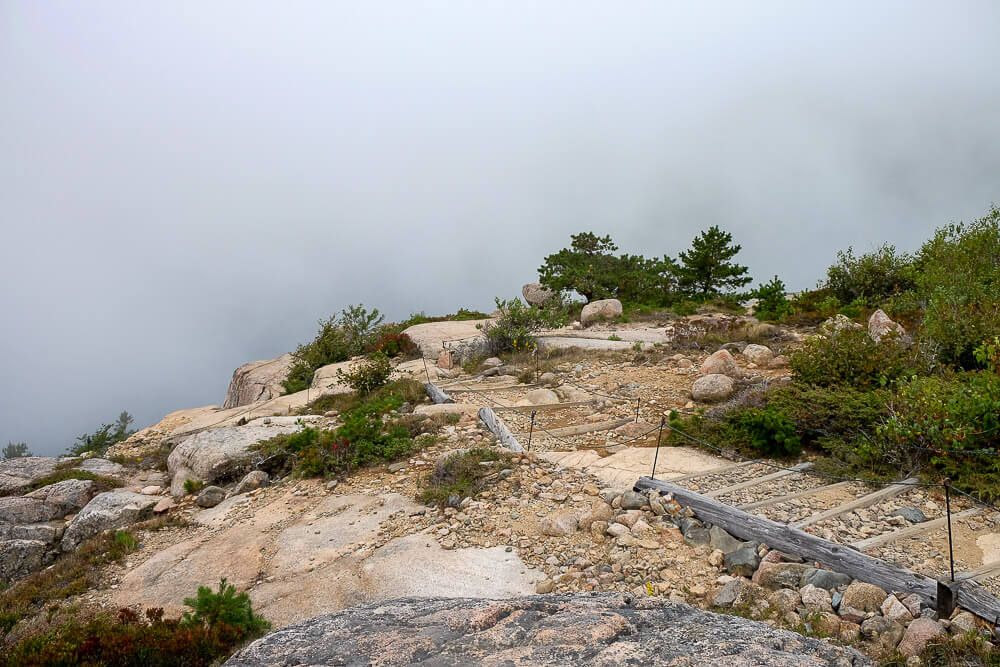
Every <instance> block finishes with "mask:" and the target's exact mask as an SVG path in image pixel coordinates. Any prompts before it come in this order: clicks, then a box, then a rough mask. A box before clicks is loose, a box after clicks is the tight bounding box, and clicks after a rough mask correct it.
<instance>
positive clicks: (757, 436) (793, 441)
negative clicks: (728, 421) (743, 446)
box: [733, 408, 802, 457]
mask: <svg viewBox="0 0 1000 667" xmlns="http://www.w3.org/2000/svg"><path fill="white" fill-rule="evenodd" d="M733 421H734V423H735V425H736V426H738V427H739V428H740V429H742V430H743V431H744V432H745V433H746V434H747V435H748V436H749V438H750V445H751V446H752V447H753V448H754V450H756V451H757V452H759V453H760V454H763V455H764V456H775V457H784V456H798V455H799V454H800V453H802V441H801V439H800V438H799V436H798V434H797V433H796V430H795V422H793V421H792V420H791V419H789V418H788V417H787V416H786V415H785V414H784V413H782V412H781V411H779V410H777V409H774V408H763V409H761V408H751V409H749V410H745V411H743V412H740V413H739V414H738V415H737V416H736V417H735V419H734V420H733Z"/></svg>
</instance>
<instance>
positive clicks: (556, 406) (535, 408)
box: [493, 399, 598, 412]
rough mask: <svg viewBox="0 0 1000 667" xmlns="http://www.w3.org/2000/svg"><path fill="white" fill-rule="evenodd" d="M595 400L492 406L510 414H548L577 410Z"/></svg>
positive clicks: (593, 402) (592, 403)
mask: <svg viewBox="0 0 1000 667" xmlns="http://www.w3.org/2000/svg"><path fill="white" fill-rule="evenodd" d="M597 402H598V400H597V399H591V400H589V401H567V402H566V403H543V404H542V405H509V406H508V405H503V406H499V407H497V406H493V409H494V410H507V411H510V412H549V411H552V410H565V409H569V408H579V407H584V406H587V405H594V404H595V403H597Z"/></svg>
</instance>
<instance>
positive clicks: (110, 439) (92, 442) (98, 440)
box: [68, 411, 135, 456]
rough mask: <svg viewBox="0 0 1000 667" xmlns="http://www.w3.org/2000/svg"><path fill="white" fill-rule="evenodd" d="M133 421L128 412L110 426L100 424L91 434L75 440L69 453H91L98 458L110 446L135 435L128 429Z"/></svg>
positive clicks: (123, 413)
mask: <svg viewBox="0 0 1000 667" xmlns="http://www.w3.org/2000/svg"><path fill="white" fill-rule="evenodd" d="M134 421H135V420H134V419H133V418H132V415H130V414H129V413H128V412H124V411H123V412H122V413H121V414H120V415H118V419H116V420H115V421H114V422H113V423H111V424H101V426H100V427H99V428H98V429H97V430H96V431H94V432H93V433H84V434H83V435H81V436H80V437H78V438H77V439H76V444H74V445H72V446H71V447H70V448H69V450H68V451H69V453H70V454H72V455H75V456H79V455H80V454H83V453H85V452H92V453H94V454H96V455H98V456H100V455H102V454H104V452H106V451H108V448H109V447H111V445H115V444H118V443H119V442H122V441H123V440H126V439H127V438H128V437H129V436H130V435H132V434H133V433H135V431H134V430H132V429H131V428H130V427H131V426H132V422H134Z"/></svg>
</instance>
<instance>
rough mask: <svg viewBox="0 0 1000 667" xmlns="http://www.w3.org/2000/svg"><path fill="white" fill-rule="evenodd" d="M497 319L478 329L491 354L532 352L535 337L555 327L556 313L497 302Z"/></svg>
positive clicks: (557, 322)
mask: <svg viewBox="0 0 1000 667" xmlns="http://www.w3.org/2000/svg"><path fill="white" fill-rule="evenodd" d="M496 304H497V310H499V311H500V316H499V317H497V318H496V319H494V320H490V321H489V322H484V323H483V324H481V325H478V326H479V329H480V330H481V331H482V332H483V334H484V335H485V336H486V340H487V345H488V347H489V351H490V353H491V354H500V353H502V352H509V351H519V350H533V349H535V347H536V346H537V342H536V340H535V334H536V333H538V332H539V331H541V330H542V329H544V328H546V327H557V326H560V325H562V324H563V323H564V322H563V321H560V319H559V315H558V313H553V312H551V311H547V310H545V309H540V308H532V307H531V306H527V305H525V304H524V302H523V301H521V300H520V299H509V300H506V301H505V300H503V299H499V298H498V299H496Z"/></svg>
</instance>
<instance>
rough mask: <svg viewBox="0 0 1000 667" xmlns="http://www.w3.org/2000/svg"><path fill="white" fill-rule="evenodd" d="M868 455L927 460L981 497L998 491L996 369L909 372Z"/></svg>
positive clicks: (905, 463) (905, 461) (904, 461)
mask: <svg viewBox="0 0 1000 667" xmlns="http://www.w3.org/2000/svg"><path fill="white" fill-rule="evenodd" d="M877 435H878V438H877V439H876V441H875V442H874V444H873V451H872V452H871V455H872V456H874V457H878V458H881V459H884V460H887V461H894V462H897V465H899V466H900V467H910V468H916V467H918V466H921V465H926V466H929V468H930V470H929V471H928V472H931V473H932V474H933V475H935V476H938V477H948V478H950V479H951V480H952V482H953V483H954V484H955V485H956V486H958V487H960V488H965V489H966V490H970V491H973V492H975V493H976V494H977V495H980V496H982V497H984V498H989V499H994V498H998V497H1000V458H998V456H997V450H998V449H1000V375H997V374H996V373H994V372H992V371H980V372H971V373H959V374H955V375H952V376H948V377H925V378H915V379H913V380H911V381H909V382H906V383H903V384H902V385H901V386H900V389H899V393H898V395H897V396H896V397H895V398H894V399H893V400H892V401H891V402H890V403H889V417H888V418H887V419H886V420H885V423H884V424H882V425H881V426H880V427H879V429H878V432H877Z"/></svg>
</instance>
